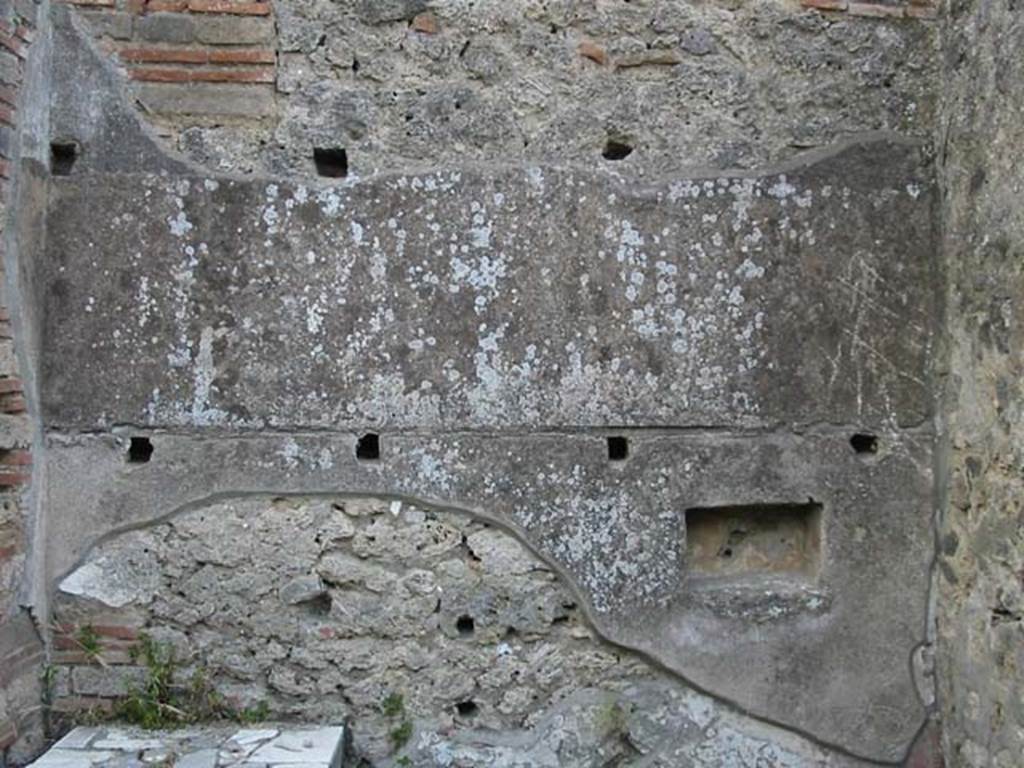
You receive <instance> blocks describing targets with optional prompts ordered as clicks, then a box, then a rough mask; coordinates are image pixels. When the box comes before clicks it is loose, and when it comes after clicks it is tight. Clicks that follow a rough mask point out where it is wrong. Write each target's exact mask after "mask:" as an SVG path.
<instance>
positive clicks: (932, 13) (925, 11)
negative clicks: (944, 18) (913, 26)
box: [906, 5, 939, 19]
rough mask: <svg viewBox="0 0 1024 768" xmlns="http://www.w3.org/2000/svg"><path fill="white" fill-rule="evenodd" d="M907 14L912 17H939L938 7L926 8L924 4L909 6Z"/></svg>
mask: <svg viewBox="0 0 1024 768" xmlns="http://www.w3.org/2000/svg"><path fill="white" fill-rule="evenodd" d="M906 10H907V16H909V17H910V18H912V19H937V18H938V17H939V11H938V9H936V8H926V7H925V6H923V5H911V6H909V7H907V9H906Z"/></svg>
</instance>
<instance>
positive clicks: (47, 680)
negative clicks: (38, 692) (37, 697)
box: [39, 664, 57, 704]
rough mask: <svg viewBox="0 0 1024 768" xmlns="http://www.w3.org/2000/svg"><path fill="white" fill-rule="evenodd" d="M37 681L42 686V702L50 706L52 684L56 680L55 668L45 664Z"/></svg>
mask: <svg viewBox="0 0 1024 768" xmlns="http://www.w3.org/2000/svg"><path fill="white" fill-rule="evenodd" d="M39 680H40V682H41V683H42V686H43V702H44V703H46V704H50V703H51V702H52V701H53V684H54V682H56V680H57V667H55V666H54V665H53V664H47V665H46V666H45V667H43V671H42V673H41V674H40V675H39Z"/></svg>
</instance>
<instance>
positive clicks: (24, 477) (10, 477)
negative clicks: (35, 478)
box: [0, 471, 32, 488]
mask: <svg viewBox="0 0 1024 768" xmlns="http://www.w3.org/2000/svg"><path fill="white" fill-rule="evenodd" d="M30 482H32V475H31V473H28V472H3V471H0V488H10V487H12V486H15V485H26V484H28V483H30Z"/></svg>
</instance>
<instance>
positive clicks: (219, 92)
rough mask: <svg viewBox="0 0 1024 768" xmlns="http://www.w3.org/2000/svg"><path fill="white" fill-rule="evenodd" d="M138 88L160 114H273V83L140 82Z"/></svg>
mask: <svg viewBox="0 0 1024 768" xmlns="http://www.w3.org/2000/svg"><path fill="white" fill-rule="evenodd" d="M137 89H138V91H137V92H138V94H139V100H140V101H142V103H143V104H145V105H146V107H147V108H148V109H149V110H151V111H153V112H156V113H160V114H179V115H221V116H235V117H267V116H269V115H272V114H273V113H274V90H273V88H272V87H271V86H264V85H230V84H219V83H189V84H179V83H141V84H139V85H138V86H137Z"/></svg>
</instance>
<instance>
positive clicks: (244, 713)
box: [238, 700, 270, 725]
mask: <svg viewBox="0 0 1024 768" xmlns="http://www.w3.org/2000/svg"><path fill="white" fill-rule="evenodd" d="M269 717H270V704H268V703H267V702H266V700H261V701H260V702H258V703H257V704H253V705H252V706H251V707H245V708H244V709H240V710H238V722H240V723H242V724H243V725H253V724H255V723H262V722H263V721H264V720H266V719H268V718H269Z"/></svg>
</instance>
